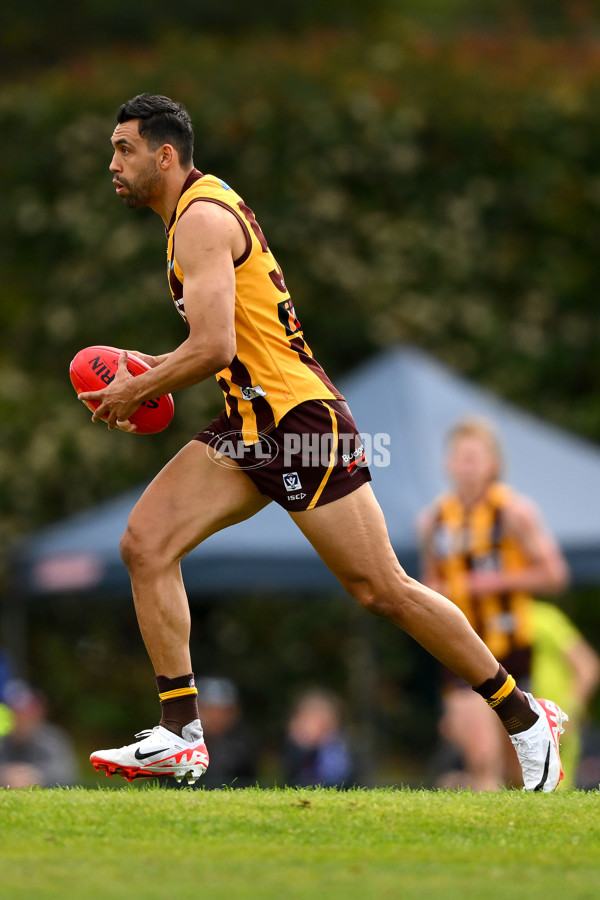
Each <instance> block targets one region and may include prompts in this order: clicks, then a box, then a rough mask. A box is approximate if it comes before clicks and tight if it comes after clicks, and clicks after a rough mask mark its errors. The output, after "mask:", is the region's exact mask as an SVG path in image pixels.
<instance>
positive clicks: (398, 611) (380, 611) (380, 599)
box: [347, 572, 411, 625]
mask: <svg viewBox="0 0 600 900" xmlns="http://www.w3.org/2000/svg"><path fill="white" fill-rule="evenodd" d="M347 588H348V590H349V591H350V593H351V594H352V595H353V597H355V598H356V600H358V602H359V603H360V605H361V606H362V607H363V609H365V610H366V611H367V612H369V613H371V614H372V615H374V616H378V617H379V618H381V619H392V620H393V621H394V622H395V623H396V624H398V625H404V624H405V621H404V620H406V624H408V623H409V621H410V618H411V616H410V607H411V594H410V579H409V578H408V576H406V575H405V573H403V572H402V573H401V574H400V575H398V574H397V573H394V576H393V577H390V579H389V581H385V580H379V579H377V580H373V579H361V580H360V581H355V582H353V583H352V584H350V585H347Z"/></svg>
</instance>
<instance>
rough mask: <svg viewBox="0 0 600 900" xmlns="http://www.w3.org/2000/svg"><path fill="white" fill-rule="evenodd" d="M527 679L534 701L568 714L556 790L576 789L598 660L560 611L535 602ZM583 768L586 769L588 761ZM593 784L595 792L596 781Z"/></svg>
mask: <svg viewBox="0 0 600 900" xmlns="http://www.w3.org/2000/svg"><path fill="white" fill-rule="evenodd" d="M531 679H532V690H533V693H534V695H535V696H536V697H539V696H543V697H552V699H553V700H554V701H555V702H556V703H558V705H559V706H560V707H561V708H562V709H564V710H566V711H567V712H568V714H569V723H568V726H567V728H566V729H565V733H564V734H563V735H562V737H561V739H560V756H561V760H562V765H563V769H564V772H565V777H564V781H563V782H562V783H561V785H560V786H561V787H562V788H563V789H564V788H573V787H577V786H579V785H578V783H577V770H578V766H579V761H580V758H581V733H582V726H583V724H584V721H585V713H586V709H587V706H588V703H589V701H590V700H591V698H592V696H593V694H594V692H595V690H596V688H597V686H598V682H599V680H600V659H599V658H598V655H597V653H596V651H595V650H594V649H593V648H592V647H590V645H589V644H588V643H587V641H586V640H585V639H584V638H583V636H582V635H581V634H580V632H579V631H578V629H577V628H576V627H575V625H574V624H573V623H572V622H571V620H570V619H569V618H567V616H566V615H565V614H564V612H562V610H560V609H559V608H558V607H557V606H555V605H554V604H552V603H543V602H541V601H539V600H538V601H536V603H535V605H534V642H533V662H532V670H531ZM588 732H589V728H588ZM586 765H587V767H588V768H589V767H590V765H591V764H590V761H589V759H588V760H587V762H586ZM594 780H595V784H594V787H595V788H597V787H598V778H595V779H594Z"/></svg>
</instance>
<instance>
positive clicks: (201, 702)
mask: <svg viewBox="0 0 600 900" xmlns="http://www.w3.org/2000/svg"><path fill="white" fill-rule="evenodd" d="M196 687H197V688H198V710H199V713H200V721H201V722H202V728H203V729H204V737H205V739H206V745H207V747H208V752H209V755H210V765H209V767H208V770H207V771H206V773H205V774H204V775H203V776H202V778H201V779H200V781H199V782H198V786H199V787H204V788H219V787H225V786H227V787H237V788H241V787H249V786H251V785H253V784H256V774H257V765H256V762H257V746H256V738H255V736H254V734H253V733H252V732H251V731H250V729H249V728H248V726H247V725H246V723H245V722H244V720H243V716H242V710H241V707H240V702H239V695H238V690H237V688H236V686H235V684H234V683H233V682H232V681H230V680H229V679H228V678H198V679H196Z"/></svg>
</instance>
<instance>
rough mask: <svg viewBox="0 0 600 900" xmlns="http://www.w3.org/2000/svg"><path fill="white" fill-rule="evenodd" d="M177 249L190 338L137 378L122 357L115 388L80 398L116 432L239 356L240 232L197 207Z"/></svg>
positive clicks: (219, 213) (221, 215)
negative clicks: (146, 404)
mask: <svg viewBox="0 0 600 900" xmlns="http://www.w3.org/2000/svg"><path fill="white" fill-rule="evenodd" d="M176 246H177V260H178V263H179V265H180V267H181V269H182V271H183V273H184V278H185V297H184V302H185V311H186V318H187V321H188V325H189V329H190V332H189V336H188V338H187V339H186V340H185V341H183V343H182V344H180V345H179V347H177V348H176V349H175V350H173V351H172V352H171V353H169V354H165V355H164V356H163V357H159V358H157V361H156V364H155V365H154V366H153V367H152V368H150V369H149V370H148V371H147V372H144V373H143V374H142V375H138V376H137V377H136V378H133V377H131V376H130V375H129V373H128V372H127V359H126V355H122V357H121V359H120V361H119V372H118V373H117V375H116V377H115V379H114V380H113V381H112V382H111V384H109V385H107V387H106V388H105V389H103V390H101V391H90V392H86V393H83V394H80V399H82V400H100V401H101V403H100V406H99V407H98V408H97V410H96V411H95V412H94V414H93V416H92V421H94V422H97V421H100V420H105V421H106V423H107V425H108V427H109V428H111V429H112V428H115V427H119V428H123V427H125V428H127V422H128V420H129V417H130V416H131V415H132V414H133V413H134V412H135V410H136V409H137V408H138V406H139V405H140V403H142V402H143V401H144V400H149V399H151V398H152V397H158V396H161V395H162V394H165V393H172V392H174V391H179V390H182V389H183V388H187V387H190V386H191V385H193V384H197V383H198V382H200V381H204V380H205V379H206V378H209V377H210V376H212V375H215V374H216V373H217V372H220V371H221V370H222V369H224V368H226V367H227V366H228V365H229V364H230V363H231V361H232V359H233V357H234V356H235V353H236V339H235V327H234V314H235V270H234V265H233V260H234V258H237V257H239V256H241V255H242V253H243V248H244V247H245V239H244V235H243V233H242V231H241V227H240V226H239V224H238V222H237V221H236V220H235V218H234V217H233V216H232V215H231V214H230V213H228V212H226V211H225V210H222V209H221V208H220V207H218V206H216V205H215V204H211V203H196V204H194V205H193V206H192V207H191V208H190V209H189V210H188V211H187V212H186V213H185V215H184V216H183V217H182V218H181V220H180V222H179V225H178V227H177V234H176ZM142 358H144V357H143V356H142ZM159 361H160V364H158V362H159Z"/></svg>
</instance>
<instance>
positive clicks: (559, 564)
mask: <svg viewBox="0 0 600 900" xmlns="http://www.w3.org/2000/svg"><path fill="white" fill-rule="evenodd" d="M504 516H505V524H506V528H507V531H508V532H509V533H510V534H512V535H513V536H514V537H515V538H516V539H517V541H518V542H519V544H520V546H521V547H522V549H523V550H524V552H525V554H526V556H527V560H528V565H527V566H525V567H524V568H523V569H521V570H520V571H515V572H508V571H506V572H485V571H483V572H471V573H470V575H469V585H470V589H471V591H472V593H473V594H474V595H478V594H485V593H492V592H498V591H525V592H527V593H529V594H536V593H539V594H553V593H557V592H558V591H561V590H564V588H565V587H566V586H567V583H568V577H569V576H568V568H567V564H566V562H565V560H564V558H563V555H562V553H561V551H560V548H559V547H558V545H557V543H556V541H555V540H554V538H553V537H552V535H551V534H550V533H549V532H548V530H547V528H546V525H545V523H544V522H543V520H542V517H541V515H540V513H539V512H538V510H537V509H536V507H535V506H534V504H533V503H531V501H529V500H528V499H527V498H526V497H523V496H521V495H518V494H515V496H514V498H513V500H512V502H511V503H510V504H509V505H508V506H507V507H506V509H505V510H504Z"/></svg>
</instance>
